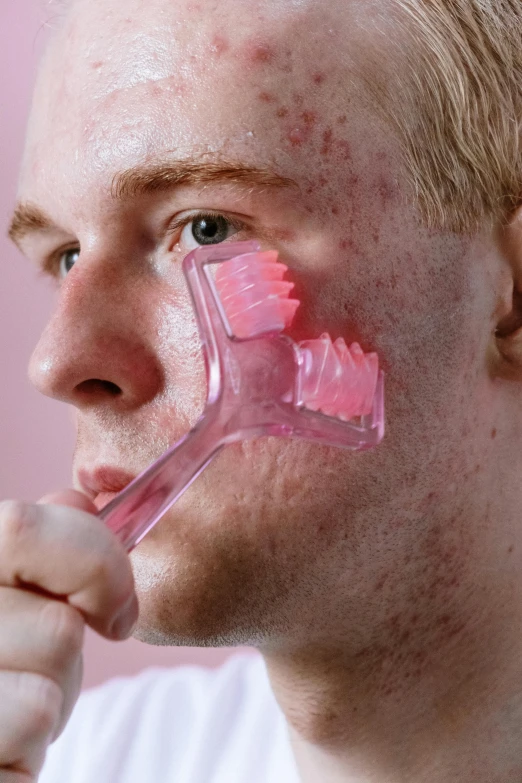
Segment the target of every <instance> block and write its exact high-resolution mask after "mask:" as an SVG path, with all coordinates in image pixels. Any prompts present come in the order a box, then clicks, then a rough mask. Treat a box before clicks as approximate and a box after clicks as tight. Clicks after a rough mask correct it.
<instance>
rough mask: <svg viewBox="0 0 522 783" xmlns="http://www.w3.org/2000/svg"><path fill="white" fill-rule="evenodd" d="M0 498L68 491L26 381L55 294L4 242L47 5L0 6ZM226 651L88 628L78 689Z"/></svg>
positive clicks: (65, 460) (59, 453)
mask: <svg viewBox="0 0 522 783" xmlns="http://www.w3.org/2000/svg"><path fill="white" fill-rule="evenodd" d="M0 2H1V17H0V18H1V25H0V172H1V176H2V181H1V187H0V264H1V281H2V284H1V286H0V319H1V329H0V361H1V367H2V372H1V382H0V444H1V450H0V499H5V498H18V499H23V500H29V501H32V500H36V499H38V498H39V497H40V496H41V495H43V494H45V493H47V492H49V491H52V490H55V489H61V488H63V487H67V486H70V483H71V478H70V464H71V455H72V450H73V445H74V438H73V430H72V426H71V423H70V418H69V416H68V413H67V408H66V407H65V406H64V405H62V404H59V403H57V402H54V401H53V400H49V399H47V398H44V397H42V396H41V395H39V394H38V393H37V392H36V391H35V390H34V389H33V388H32V387H31V386H30V384H29V382H28V380H27V378H26V366H27V361H28V359H29V356H30V354H31V351H32V348H33V346H34V345H35V343H36V341H37V339H38V335H39V333H40V331H41V329H42V327H43V326H44V324H45V321H46V318H47V316H48V314H49V312H50V310H51V308H52V305H53V298H54V296H55V294H54V292H53V289H52V288H51V287H50V284H49V283H47V282H46V281H45V280H43V279H42V278H39V276H38V274H37V272H36V271H35V269H34V268H33V267H32V266H31V265H30V264H29V262H28V261H26V260H25V259H24V258H23V257H22V256H21V255H20V253H19V252H18V251H17V250H16V249H15V248H14V247H13V246H12V245H11V244H10V243H9V241H8V240H7V239H6V237H5V232H6V227H7V224H8V221H9V218H10V214H11V211H12V209H13V204H14V197H15V192H16V178H17V170H18V166H19V162H20V157H21V154H22V148H23V139H24V129H25V123H26V119H27V113H28V110H29V104H30V95H31V87H32V83H33V80H34V73H35V69H36V64H37V62H38V57H39V54H40V53H41V49H42V45H43V42H44V37H45V31H44V30H43V29H42V26H43V24H44V19H45V18H46V12H45V11H44V10H43V9H45V6H46V3H45V0H0ZM229 654H230V650H203V649H198V650H196V649H191V648H184V649H182V648H166V647H163V648H154V647H148V646H146V645H144V644H141V643H140V642H137V641H135V640H130V641H127V642H120V643H111V642H107V641H105V640H103V639H101V638H100V637H98V636H97V635H96V634H94V633H93V632H91V631H90V630H89V629H88V630H87V637H86V647H85V677H84V687H89V686H92V685H96V684H98V683H100V682H102V681H104V680H106V679H108V678H109V677H113V676H116V675H121V674H132V673H134V672H136V671H139V670H140V669H142V668H144V667H146V666H151V665H159V666H172V665H178V664H180V663H200V664H203V665H208V666H215V665H217V664H219V663H220V662H221V661H223V660H224V658H225V657H226V656H227V655H229Z"/></svg>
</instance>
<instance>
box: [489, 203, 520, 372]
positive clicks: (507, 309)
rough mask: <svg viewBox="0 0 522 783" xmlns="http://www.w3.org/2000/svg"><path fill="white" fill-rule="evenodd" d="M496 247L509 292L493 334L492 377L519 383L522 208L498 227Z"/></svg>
mask: <svg viewBox="0 0 522 783" xmlns="http://www.w3.org/2000/svg"><path fill="white" fill-rule="evenodd" d="M499 244H500V249H501V252H502V255H503V256H504V258H505V260H506V261H507V262H508V265H509V269H510V289H509V291H507V292H506V295H505V301H504V303H503V306H502V313H501V315H500V317H499V320H498V323H497V328H496V331H495V354H496V361H495V374H496V375H497V376H499V377H502V378H506V379H509V380H515V381H522V206H521V207H519V208H518V209H517V210H516V211H515V212H514V213H513V214H512V215H511V216H510V218H509V221H508V223H507V224H506V225H504V226H503V227H502V229H501V232H500V237H499Z"/></svg>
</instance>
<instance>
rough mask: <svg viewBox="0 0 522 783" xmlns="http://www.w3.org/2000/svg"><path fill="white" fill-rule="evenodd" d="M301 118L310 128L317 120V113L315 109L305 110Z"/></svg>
mask: <svg viewBox="0 0 522 783" xmlns="http://www.w3.org/2000/svg"><path fill="white" fill-rule="evenodd" d="M301 119H302V120H303V122H304V124H305V125H306V126H307V127H308V128H311V127H312V126H313V125H315V123H316V122H317V114H316V113H315V111H304V112H303V113H302V114H301Z"/></svg>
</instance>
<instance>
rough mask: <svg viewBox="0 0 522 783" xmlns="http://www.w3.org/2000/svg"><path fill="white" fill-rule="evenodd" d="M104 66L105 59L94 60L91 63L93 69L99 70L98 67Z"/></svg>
mask: <svg viewBox="0 0 522 783" xmlns="http://www.w3.org/2000/svg"><path fill="white" fill-rule="evenodd" d="M102 66H103V60H96V62H94V63H93V64H92V65H91V68H92V69H93V71H97V70H98V68H101V67H102Z"/></svg>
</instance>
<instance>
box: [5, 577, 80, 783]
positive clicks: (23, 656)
mask: <svg viewBox="0 0 522 783" xmlns="http://www.w3.org/2000/svg"><path fill="white" fill-rule="evenodd" d="M0 606H1V618H2V619H1V630H0V670H9V671H31V672H34V673H35V674H41V675H42V676H44V677H49V678H51V679H52V680H54V681H55V682H56V684H57V685H59V686H60V687H62V688H65V687H66V686H67V684H68V682H69V679H70V677H71V673H72V672H73V670H74V669H75V667H76V666H77V663H76V661H77V659H78V658H80V657H81V652H82V648H83V642H84V630H85V621H84V619H83V617H82V615H81V614H80V612H79V611H78V610H77V609H75V608H74V607H72V606H70V605H69V604H68V603H66V602H65V601H54V600H51V599H49V598H47V597H43V596H41V595H38V594H37V593H33V592H31V591H29V590H20V589H16V588H13V587H0ZM0 783H1V781H0Z"/></svg>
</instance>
